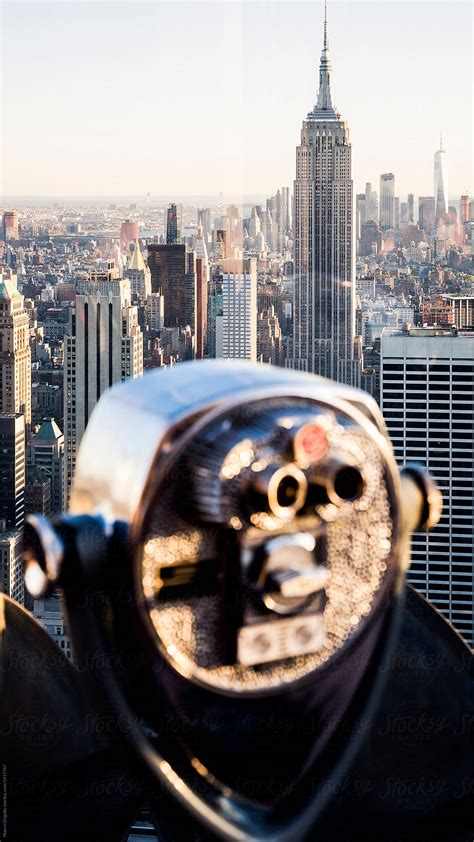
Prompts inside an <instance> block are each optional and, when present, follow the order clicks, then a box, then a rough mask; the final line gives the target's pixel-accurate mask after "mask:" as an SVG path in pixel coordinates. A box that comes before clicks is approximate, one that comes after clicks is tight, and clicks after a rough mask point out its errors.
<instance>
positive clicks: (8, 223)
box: [2, 210, 19, 241]
mask: <svg viewBox="0 0 474 842" xmlns="http://www.w3.org/2000/svg"><path fill="white" fill-rule="evenodd" d="M2 233H3V239H4V240H5V241H7V240H18V233H19V232H18V214H17V212H16V210H11V211H7V210H6V211H3V232H2Z"/></svg>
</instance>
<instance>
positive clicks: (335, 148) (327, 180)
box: [287, 19, 358, 385]
mask: <svg viewBox="0 0 474 842" xmlns="http://www.w3.org/2000/svg"><path fill="white" fill-rule="evenodd" d="M330 76H331V62H330V59H329V52H328V40H327V24H326V19H325V21H324V41H323V51H322V54H321V62H320V70H319V93H318V99H317V102H316V105H315V106H314V108H313V110H312V111H310V113H309V114H308V115H307V117H306V119H305V120H304V121H303V127H302V130H301V143H300V145H299V146H298V147H297V149H296V179H295V182H294V219H293V224H294V265H295V290H294V335H293V359H289V360H287V365H288V366H289V367H292V368H295V369H298V370H300V371H310V372H314V373H315V374H320V375H322V376H324V377H330V378H332V379H333V380H338V381H340V382H346V383H353V384H354V385H357V383H358V377H357V372H358V365H357V363H355V362H354V352H353V349H354V327H355V311H354V298H355V231H354V218H353V217H354V211H353V182H352V172H351V144H350V141H349V128H348V125H347V123H345V122H344V120H343V119H342V118H341V115H340V114H339V113H338V111H336V109H335V107H334V106H333V103H332V97H331V86H330Z"/></svg>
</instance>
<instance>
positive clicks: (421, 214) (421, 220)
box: [418, 196, 436, 235]
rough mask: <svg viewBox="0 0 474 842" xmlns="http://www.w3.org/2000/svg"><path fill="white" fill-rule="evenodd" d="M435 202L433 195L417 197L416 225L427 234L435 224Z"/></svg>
mask: <svg viewBox="0 0 474 842" xmlns="http://www.w3.org/2000/svg"><path fill="white" fill-rule="evenodd" d="M435 204H436V203H435V198H434V196H420V197H419V199H418V225H419V226H420V228H421V229H422V230H423V231H424V232H425V234H428V235H429V234H431V232H432V231H433V228H434V224H435Z"/></svg>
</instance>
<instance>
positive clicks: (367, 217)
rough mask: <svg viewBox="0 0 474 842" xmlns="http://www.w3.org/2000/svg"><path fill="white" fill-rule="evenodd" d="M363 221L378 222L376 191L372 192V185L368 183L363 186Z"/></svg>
mask: <svg viewBox="0 0 474 842" xmlns="http://www.w3.org/2000/svg"><path fill="white" fill-rule="evenodd" d="M364 221H365V222H378V221H379V201H378V196H377V191H376V190H372V185H371V183H370V181H368V182H367V183H366V185H365V207H364Z"/></svg>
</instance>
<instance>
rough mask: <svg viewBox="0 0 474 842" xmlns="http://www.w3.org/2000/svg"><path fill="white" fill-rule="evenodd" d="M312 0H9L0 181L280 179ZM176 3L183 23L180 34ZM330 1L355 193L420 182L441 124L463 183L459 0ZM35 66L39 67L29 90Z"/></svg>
mask: <svg viewBox="0 0 474 842" xmlns="http://www.w3.org/2000/svg"><path fill="white" fill-rule="evenodd" d="M25 7H27V8H28V14H27V15H25ZM224 7H225V15H224V14H222V10H223V8H224ZM183 9H185V12H183ZM111 10H112V11H111ZM322 11H323V4H322V3H319V2H318V3H301V2H294V3H285V2H284V3H273V2H264V3H253V2H248V3H198V4H197V3H187V2H186V3H178V4H173V5H172V6H171V4H163V3H154V4H141V3H138V4H135V5H133V7H132V6H131V4H128V3H122V4H115V3H99V4H96V3H81V4H71V3H55V4H46V3H42V2H37V3H24V2H20V1H18V2H8V3H6V4H4V9H3V41H4V44H3V51H2V53H3V62H2V63H3V70H4V73H3V76H4V86H3V106H2V112H3V123H4V130H3V142H2V158H3V165H2V179H1V182H2V183H1V186H2V193H3V194H4V195H5V197H8V196H14V197H21V196H22V195H23V196H25V195H27V196H34V195H42V196H50V197H54V196H58V197H63V196H68V195H76V196H78V197H79V196H84V197H87V196H91V197H92V196H94V197H98V196H100V195H110V196H113V195H117V194H121V195H123V194H133V195H139V194H141V195H146V193H148V192H150V193H152V194H163V193H167V194H170V193H174V194H175V195H177V196H179V195H182V194H188V195H193V194H199V193H214V194H215V195H219V193H221V192H225V194H226V195H232V196H237V195H239V194H242V195H255V194H264V193H267V192H270V191H271V190H272V189H274V188H273V185H274V184H275V183H282V184H291V183H292V179H293V172H294V149H295V146H296V144H297V142H298V126H299V124H300V120H301V113H307V112H308V111H309V110H311V108H312V107H313V106H314V102H315V98H316V94H317V66H318V61H319V44H320V43H321V36H322ZM49 12H51V14H50V13H49ZM53 12H54V14H53ZM183 14H184V17H185V19H186V21H187V22H188V24H189V25H187V26H186V27H181V29H180V28H179V26H178V27H177V31H173V28H174V29H175V30H176V26H175V24H177V23H178V22H179V20H181V22H182V20H183V19H184V18H183ZM348 14H350V20H351V27H347V15H348ZM176 15H179V18H177V17H176ZM328 15H329V24H330V31H331V56H332V60H333V62H334V66H335V68H336V72H335V74H334V79H333V93H334V101H335V104H336V106H339V104H340V103H344V114H345V118H346V119H347V121H348V123H349V124H350V126H351V138H352V144H353V149H354V169H355V173H354V177H355V189H356V192H358V191H359V190H361V189H363V187H364V185H365V182H366V181H371V182H372V184H373V185H374V186H375V185H377V184H378V180H379V177H380V174H381V173H382V172H386V171H391V172H394V174H395V177H396V192H397V194H398V195H406V194H407V193H408V192H412V193H415V194H416V195H431V194H432V191H433V184H432V180H433V176H432V160H433V154H434V152H435V151H436V149H437V147H438V141H439V133H440V130H441V129H442V130H443V137H444V146H445V148H446V149H447V155H448V158H449V170H450V195H449V198H455V197H457V196H458V195H460V194H461V193H464V192H466V191H468V192H469V193H471V194H472V161H471V159H470V155H469V153H470V149H471V147H472V143H471V139H472V128H471V107H470V102H471V96H470V92H471V79H472V72H470V71H471V65H472V48H471V45H470V40H469V30H470V26H469V23H470V20H471V15H472V11H471V7H470V5H469V4H467V3H462V2H460V3H450V4H449V6H448V4H447V3H444V2H441V3H426V2H417V3H411V2H407V3H403V4H401V3H398V4H393V3H368V2H365V3H354V2H352V3H347V2H346V3H338V2H331V3H330V4H329V9H328ZM408 21H409V22H410V26H409V27H408V26H407V22H408ZM421 22H423V38H420V37H419V27H418V26H417V24H421ZM154 31H155V32H156V33H159V32H166V38H165V39H159V41H158V42H157V44H158V47H157V44H156V43H155V42H154V41H153V39H150V40H147V36H148V33H150V32H151V33H153V32H154ZM387 32H389V33H390V38H385V40H383V39H382V36H383V35H384V33H385V34H386V33H387ZM72 34H74V39H73V43H72V39H71V35H72ZM168 36H169V37H168ZM454 38H455V39H456V40H455V45H456V47H455V55H454V46H452V47H451V46H450V45H451V44H453V45H454ZM176 39H178V40H176ZM270 40H271V42H272V48H271V50H270V49H269V46H268V42H269V41H270ZM441 44H443V53H442V55H443V56H444V62H443V66H448V67H449V68H450V69H451V71H452V72H450V73H443V72H441V70H442V67H441V66H439V55H440V54H441V53H440V52H439V49H440V46H441ZM84 45H86V50H85V52H84ZM147 46H148V47H149V49H146V47H147ZM238 48H239V49H238ZM450 50H451V51H452V55H451V54H450V52H449V51H450ZM173 51H174V52H173ZM275 55H276V57H277V59H278V60H277V61H275V60H270V58H269V57H272V58H273V57H274V56H275ZM84 58H86V59H87V61H84ZM173 59H175V60H174V61H173ZM176 59H178V60H177V61H176ZM354 62H356V64H354ZM58 66H60V67H61V74H57V67H58ZM196 67H197V68H198V70H197V72H196ZM436 67H439V73H438V74H437V73H436ZM223 68H224V70H225V73H223V74H222V73H221V71H222V69H223ZM423 69H424V70H426V75H425V82H423V78H422V76H423V73H420V71H423ZM33 72H35V74H36V75H38V76H39V78H40V79H44V80H45V86H44V88H43V87H41V86H40V88H39V93H38V94H37V96H36V98H35V101H32V99H31V96H30V93H31V74H32V73H33ZM168 77H170V78H171V82H172V87H171V88H170V83H168V82H167V81H166V80H167V79H168ZM433 77H434V78H435V84H432V82H431V80H432V79H433ZM164 82H165V84H164ZM43 90H44V95H43V96H42V95H41V92H42V91H43ZM170 90H172V94H173V95H172V96H170ZM368 94H370V96H368ZM26 102H27V103H28V107H27V108H25V103H26ZM448 103H449V109H448V108H446V111H445V114H449V121H448V119H447V118H446V116H445V114H443V112H444V104H446V105H447V104H448ZM442 106H443V107H442ZM190 126H192V134H193V144H192V148H191V147H190V144H189V141H188V134H189V132H190V129H189V127H190ZM33 127H34V131H33ZM164 127H165V130H163V129H164ZM229 127H230V128H232V132H231V133H229ZM137 129H138V130H137ZM255 138H258V141H255ZM216 150H218V154H216ZM171 156H172V157H171ZM25 159H26V160H28V161H29V162H30V166H29V167H27V168H25V166H24V161H25ZM466 181H469V183H468V184H466Z"/></svg>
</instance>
